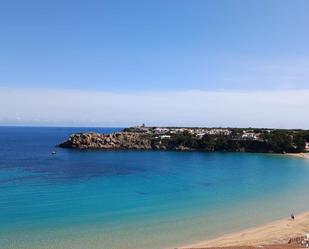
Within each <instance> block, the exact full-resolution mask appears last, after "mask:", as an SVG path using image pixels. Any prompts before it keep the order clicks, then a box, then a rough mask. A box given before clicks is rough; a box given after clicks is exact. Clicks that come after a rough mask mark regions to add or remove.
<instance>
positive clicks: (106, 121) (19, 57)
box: [0, 0, 309, 128]
mask: <svg viewBox="0 0 309 249" xmlns="http://www.w3.org/2000/svg"><path fill="white" fill-rule="evenodd" d="M308 13H309V1H308V0H212V1H210V0H201V1H198V0H192V1H191V0H187V1H182V0H162V1H160V0H156V1H150V0H140V1H134V0H127V1H125V0H123V1H117V0H110V1H103V0H100V1H86V0H84V1H80V0H72V1H71V0H69V1H68V0H61V1H60V0H50V1H49V0H44V1H42V0H27V1H24V0H19V1H16V0H7V1H5V0H2V1H1V4H0V125H8V124H18V125H24V124H30V125H69V126H70V125H77V126H79V125H82V126H84V125H85V126H92V125H98V126H127V125H134V124H138V123H146V124H149V125H160V124H162V125H192V126H256V127H261V126H263V127H265V126H268V127H299V128H309V116H308V111H307V109H308V108H307V106H308V99H309V45H308V44H309V15H308Z"/></svg>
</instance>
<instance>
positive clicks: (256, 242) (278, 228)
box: [179, 211, 309, 249]
mask: <svg viewBox="0 0 309 249" xmlns="http://www.w3.org/2000/svg"><path fill="white" fill-rule="evenodd" d="M306 233H309V211H308V212H305V213H300V214H297V215H295V220H292V219H290V218H289V217H288V218H286V219H280V220H276V221H273V222H270V223H268V224H265V225H261V226H257V227H252V228H248V229H244V230H241V231H238V232H234V233H229V234H224V235H221V236H219V237H217V238H214V239H209V240H205V241H200V242H196V243H193V244H189V245H185V246H181V247H179V249H193V248H194V249H198V248H200V249H201V248H207V247H227V246H262V245H275V244H287V243H288V241H289V239H290V238H293V237H298V236H304V235H305V234H306Z"/></svg>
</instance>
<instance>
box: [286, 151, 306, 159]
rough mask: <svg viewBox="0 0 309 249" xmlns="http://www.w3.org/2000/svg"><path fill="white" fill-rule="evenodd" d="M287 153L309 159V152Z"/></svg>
mask: <svg viewBox="0 0 309 249" xmlns="http://www.w3.org/2000/svg"><path fill="white" fill-rule="evenodd" d="M285 155H287V156H294V157H300V158H304V159H309V152H307V153H287V154H285Z"/></svg>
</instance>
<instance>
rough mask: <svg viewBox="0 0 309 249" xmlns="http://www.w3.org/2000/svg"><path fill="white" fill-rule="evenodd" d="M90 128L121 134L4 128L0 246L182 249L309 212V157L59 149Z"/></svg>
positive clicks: (0, 148)
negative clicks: (53, 153) (60, 144)
mask: <svg viewBox="0 0 309 249" xmlns="http://www.w3.org/2000/svg"><path fill="white" fill-rule="evenodd" d="M87 130H92V131H99V132H112V131H116V130H119V129H117V128H115V129H93V128H92V129H90V128H82V129H81V128H21V127H20V128H13V127H1V128H0V141H1V144H0V248H1V249H2V248H4V249H6V248H29V249H30V248H31V249H33V248H66V249H67V248H74V249H75V248H95V249H97V248H103V249H105V248H106V249H114V248H115V249H123V248H126V249H131V248H137V249H143V248H150V249H160V248H174V247H177V246H179V245H183V244H190V243H192V242H194V241H199V240H204V239H207V238H211V237H214V236H217V235H220V234H222V233H226V232H231V231H236V230H239V229H243V228H247V227H250V226H253V225H259V224H262V223H265V222H268V221H271V220H274V219H277V218H282V217H287V216H289V214H290V213H291V212H294V213H297V212H301V211H305V210H308V206H309V205H308V204H309V196H308V195H307V193H306V191H307V190H308V187H309V179H308V175H309V160H303V159H298V158H290V157H285V156H280V155H265V154H246V153H202V152H163V151H148V152H141V151H105V152H102V151H75V150H69V149H60V148H54V146H55V145H56V144H57V143H59V142H60V141H62V140H64V139H65V138H66V137H67V136H68V135H69V134H71V133H73V132H77V131H87ZM53 150H56V151H57V154H56V155H51V152H52V151H53Z"/></svg>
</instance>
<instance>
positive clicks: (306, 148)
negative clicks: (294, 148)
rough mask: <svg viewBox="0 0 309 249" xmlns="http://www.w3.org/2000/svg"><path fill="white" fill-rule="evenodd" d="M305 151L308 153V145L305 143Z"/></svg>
mask: <svg viewBox="0 0 309 249" xmlns="http://www.w3.org/2000/svg"><path fill="white" fill-rule="evenodd" d="M305 151H309V143H308V142H306V143H305Z"/></svg>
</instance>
